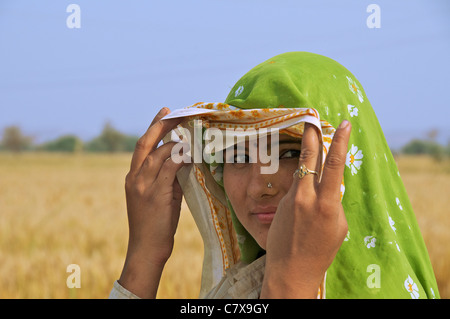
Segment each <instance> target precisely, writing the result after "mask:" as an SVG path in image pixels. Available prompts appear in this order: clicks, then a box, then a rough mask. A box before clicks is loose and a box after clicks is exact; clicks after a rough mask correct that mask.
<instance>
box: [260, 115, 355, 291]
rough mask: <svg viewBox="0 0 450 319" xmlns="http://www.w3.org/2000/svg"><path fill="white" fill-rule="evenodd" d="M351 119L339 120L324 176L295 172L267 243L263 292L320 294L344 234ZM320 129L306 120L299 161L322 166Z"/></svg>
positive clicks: (315, 167)
mask: <svg viewBox="0 0 450 319" xmlns="http://www.w3.org/2000/svg"><path fill="white" fill-rule="evenodd" d="M350 131H351V124H350V122H348V121H344V122H342V123H341V125H340V126H339V128H338V129H337V130H336V133H335V135H334V138H333V142H332V144H331V146H330V150H329V153H328V156H327V158H326V161H325V165H324V168H323V174H322V178H321V180H320V181H319V178H318V176H317V175H315V174H308V175H306V176H304V177H303V178H301V179H300V178H298V177H294V181H293V183H292V187H291V188H290V190H289V192H288V193H287V194H286V195H285V196H284V197H283V198H282V199H281V201H280V203H279V205H278V209H277V212H276V214H275V217H274V220H273V222H272V224H271V226H270V229H269V233H268V237H267V243H266V271H265V276H264V282H263V288H262V292H261V298H316V297H317V292H318V288H319V286H320V283H321V281H322V280H323V276H324V274H325V272H326V270H327V269H328V267H329V266H330V265H331V263H332V261H333V260H334V257H335V256H336V253H337V252H338V250H339V248H340V246H341V244H342V242H343V240H344V238H345V236H346V234H347V230H348V227H347V221H346V218H345V214H344V209H343V207H342V204H341V201H340V186H341V182H342V179H343V175H344V167H345V160H346V154H347V147H348V140H349V137H350ZM319 152H321V149H320V143H319V134H318V132H317V130H316V128H315V127H314V126H313V125H311V124H308V123H306V124H305V131H304V134H303V139H302V148H301V154H300V159H299V167H300V165H301V164H304V165H305V166H306V167H307V168H308V169H311V170H315V171H319V168H320V165H321V163H319V159H320V156H319V154H320V153H319Z"/></svg>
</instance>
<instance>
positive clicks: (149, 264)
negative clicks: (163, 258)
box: [118, 255, 165, 298]
mask: <svg viewBox="0 0 450 319" xmlns="http://www.w3.org/2000/svg"><path fill="white" fill-rule="evenodd" d="M164 266H165V263H161V262H153V261H152V260H151V259H149V258H141V257H140V256H138V255H127V258H126V259H125V264H124V267H123V270H122V274H121V276H120V278H119V280H118V282H119V283H120V285H121V286H123V287H124V288H126V289H127V290H129V291H131V292H132V293H134V294H135V295H137V296H139V297H140V298H156V293H157V291H158V287H159V282H160V279H161V275H162V272H163V270H164Z"/></svg>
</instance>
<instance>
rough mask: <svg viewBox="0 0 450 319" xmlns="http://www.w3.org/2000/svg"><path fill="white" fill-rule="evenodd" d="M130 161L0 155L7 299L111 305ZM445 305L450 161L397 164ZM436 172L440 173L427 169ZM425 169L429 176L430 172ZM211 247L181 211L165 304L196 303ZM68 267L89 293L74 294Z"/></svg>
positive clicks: (0, 283) (124, 157)
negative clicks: (75, 269) (77, 271)
mask: <svg viewBox="0 0 450 319" xmlns="http://www.w3.org/2000/svg"><path fill="white" fill-rule="evenodd" d="M130 159H131V154H118V155H103V154H97V155H93V154H79V155H66V154H35V153H29V154H19V155H14V154H7V153H2V154H0V220H1V222H0V260H1V267H0V298H106V297H108V295H109V292H110V290H111V288H112V284H113V282H114V280H116V279H117V278H118V277H119V276H120V272H121V269H122V266H123V261H124V257H125V254H126V245H127V238H128V226H127V218H126V208H125V197H124V188H123V181H124V178H125V174H126V173H127V170H128V167H129V162H130ZM398 165H399V170H400V173H401V175H402V178H403V180H404V182H405V186H406V188H407V191H408V194H409V196H410V199H411V202H412V204H413V207H414V210H415V213H416V215H417V218H418V221H419V225H420V227H421V229H422V233H423V236H424V239H425V242H426V244H427V247H428V250H429V253H430V258H431V261H432V264H433V267H434V270H435V273H436V277H437V280H438V284H439V288H440V293H441V297H442V298H449V297H450V274H449V269H450V250H449V249H448V248H447V247H446V245H445V244H444V243H446V242H448V241H449V240H450V231H449V230H450V221H449V216H448V212H449V209H448V207H450V202H449V196H448V195H447V193H448V191H447V190H448V189H449V188H450V169H449V162H448V161H447V162H442V163H435V162H433V161H431V160H430V159H428V158H399V159H398ZM430 167H432V169H429V168H430ZM425 168H426V169H425ZM202 258H203V244H202V242H201V238H200V235H199V233H198V230H197V228H196V227H195V223H194V221H193V219H192V217H191V216H190V213H189V211H188V210H187V209H186V207H185V206H183V211H182V214H181V218H180V224H179V229H178V231H177V234H176V238H175V247H174V252H173V254H172V257H171V258H170V260H169V262H168V263H167V265H166V268H165V270H164V273H163V277H162V279H161V284H160V289H159V292H158V297H160V298H196V297H197V296H198V293H199V288H200V278H201V263H202ZM69 264H77V265H79V266H80V270H81V288H68V287H67V285H66V279H67V277H68V276H69V275H70V273H67V272H66V268H67V266H68V265H69Z"/></svg>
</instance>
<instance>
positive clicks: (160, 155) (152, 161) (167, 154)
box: [139, 142, 189, 182]
mask: <svg viewBox="0 0 450 319" xmlns="http://www.w3.org/2000/svg"><path fill="white" fill-rule="evenodd" d="M180 149H181V150H182V151H183V153H185V151H186V152H187V151H189V147H188V145H187V144H184V143H180V142H168V143H166V144H164V145H162V146H160V147H158V148H157V149H156V150H155V151H153V152H151V153H150V154H149V155H148V156H147V157H146V159H145V160H144V162H143V164H142V166H141V169H140V171H139V176H140V177H142V178H144V179H145V181H147V182H153V181H154V180H155V179H156V176H158V173H159V171H160V170H161V167H162V165H163V164H164V162H165V161H167V159H168V158H171V157H172V156H174V155H180V154H179V152H177V153H178V154H173V152H174V150H177V151H178V150H180ZM182 155H183V154H181V156H179V158H181V159H183V156H182ZM177 162H179V161H177Z"/></svg>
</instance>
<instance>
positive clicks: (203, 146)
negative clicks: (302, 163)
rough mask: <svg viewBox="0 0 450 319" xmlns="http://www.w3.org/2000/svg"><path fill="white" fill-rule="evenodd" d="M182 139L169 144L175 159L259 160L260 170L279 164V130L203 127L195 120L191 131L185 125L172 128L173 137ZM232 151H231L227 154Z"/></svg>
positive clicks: (269, 171)
mask: <svg viewBox="0 0 450 319" xmlns="http://www.w3.org/2000/svg"><path fill="white" fill-rule="evenodd" d="M179 139H181V142H180V143H178V144H176V145H175V146H174V147H173V148H172V153H171V158H172V160H173V161H174V162H175V163H181V162H183V163H196V164H199V163H202V162H206V163H208V164H214V163H260V164H264V165H261V174H275V173H276V172H277V171H278V167H279V130H278V129H277V128H260V129H254V128H248V129H245V130H244V129H241V128H236V129H231V128H227V129H225V130H221V129H218V128H206V129H204V128H203V125H202V121H201V120H195V121H194V125H193V134H191V131H190V130H188V129H182V130H181V131H180V130H179V129H177V130H174V131H172V140H179ZM230 154H231V155H230Z"/></svg>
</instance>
